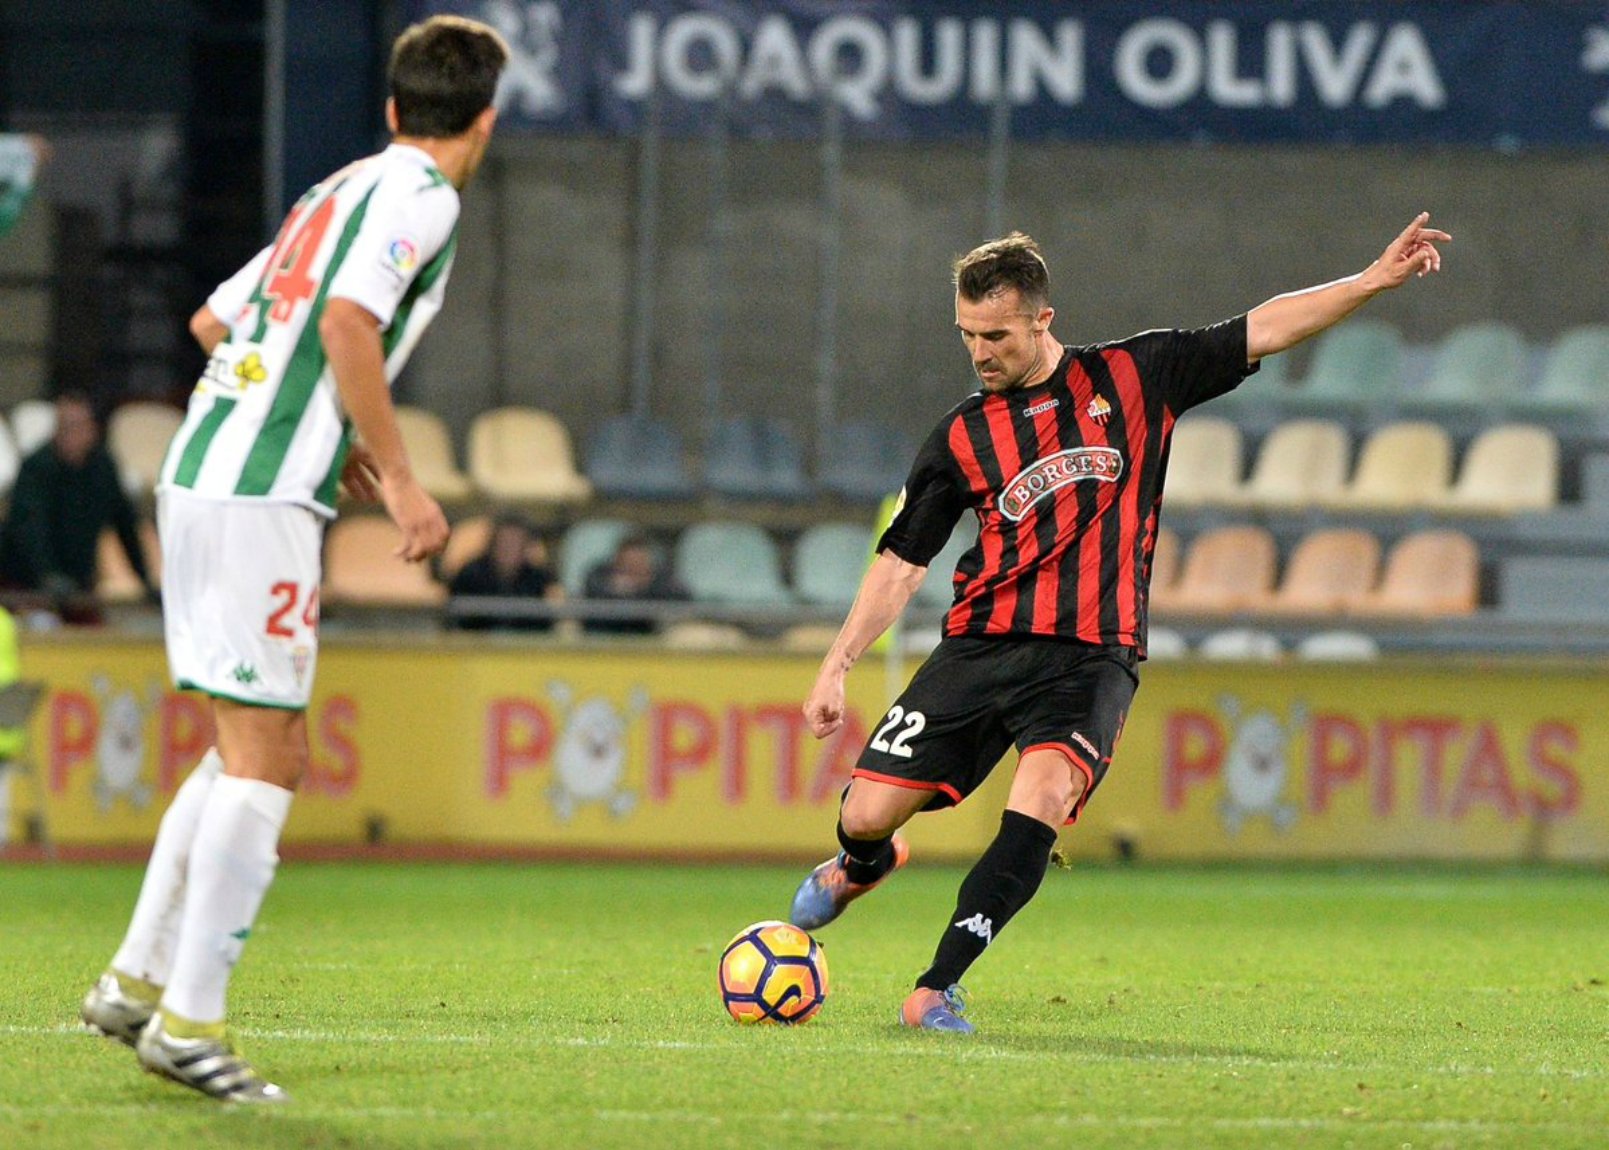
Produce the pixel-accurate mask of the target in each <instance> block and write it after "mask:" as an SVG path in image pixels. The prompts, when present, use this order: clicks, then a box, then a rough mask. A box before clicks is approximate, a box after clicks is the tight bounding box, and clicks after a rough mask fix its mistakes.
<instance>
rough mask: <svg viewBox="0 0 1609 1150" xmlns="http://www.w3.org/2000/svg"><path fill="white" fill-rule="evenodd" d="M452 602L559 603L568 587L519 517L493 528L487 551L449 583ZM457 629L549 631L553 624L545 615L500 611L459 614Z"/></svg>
mask: <svg viewBox="0 0 1609 1150" xmlns="http://www.w3.org/2000/svg"><path fill="white" fill-rule="evenodd" d="M448 589H449V590H450V591H451V592H452V595H453V598H454V599H472V598H477V597H490V596H496V597H498V598H506V599H542V600H546V601H547V602H549V603H556V602H558V601H560V600H562V599H563V598H564V587H563V585H561V584H560V583H559V581H558V580H557V579H556V578H554V575H553V569H552V567H551V566H549V565H548V561H547V548H546V546H545V545H544V544H543V542H542V540H541V539H540V537H538V536H537V534H536V532H535V531H534V530H533V529H532V527H531V525H530V523H529V522H527V521H526V520H525V519H524V518H522V517H521V516H518V515H500V516H498V518H497V522H496V523H494V524H493V525H492V537H491V539H490V540H488V541H487V544H486V550H485V551H484V552H483V553H482V554H481V555H480V556H479V557H477V558H475V559H471V560H470V561H469V562H468V563H466V564H464V566H463V568H462V569H461V570H460V571H459V572H458V574H456V575H454V576H453V578H452V582H451V583H450V584H448ZM454 620H455V623H456V625H457V626H459V627H463V628H465V629H466V630H470V631H494V630H495V631H551V630H552V629H553V620H552V619H551V618H543V617H541V616H533V615H526V614H521V613H502V614H499V613H498V612H496V611H487V612H485V613H482V612H480V611H471V612H467V613H464V614H458V613H456V612H455V615H454Z"/></svg>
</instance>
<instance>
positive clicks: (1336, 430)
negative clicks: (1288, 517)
mask: <svg viewBox="0 0 1609 1150" xmlns="http://www.w3.org/2000/svg"><path fill="white" fill-rule="evenodd" d="M1351 457H1352V440H1351V437H1350V436H1349V435H1348V434H1347V431H1346V428H1345V427H1343V426H1341V424H1339V423H1337V422H1335V421H1334V420H1329V419H1293V420H1290V421H1288V422H1286V423H1281V424H1280V425H1279V426H1278V427H1276V428H1274V430H1273V431H1271V432H1269V434H1268V438H1266V439H1264V440H1263V443H1262V447H1261V448H1260V449H1259V450H1258V452H1257V462H1256V463H1255V464H1254V465H1253V466H1252V471H1251V477H1250V478H1249V479H1247V481H1246V484H1245V486H1244V487H1243V488H1242V489H1241V498H1242V500H1243V501H1244V503H1245V504H1246V505H1247V506H1248V507H1255V508H1260V509H1267V510H1294V509H1299V508H1303V507H1312V506H1314V505H1318V504H1325V503H1331V502H1334V501H1335V500H1336V499H1337V498H1338V497H1339V495H1340V492H1341V490H1342V489H1343V488H1344V487H1345V486H1346V473H1347V467H1348V465H1349V464H1350V463H1351Z"/></svg>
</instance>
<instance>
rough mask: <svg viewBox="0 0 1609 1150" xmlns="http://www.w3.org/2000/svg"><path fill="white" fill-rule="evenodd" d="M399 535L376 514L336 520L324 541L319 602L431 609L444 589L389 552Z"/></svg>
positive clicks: (418, 566)
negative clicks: (322, 600) (322, 579)
mask: <svg viewBox="0 0 1609 1150" xmlns="http://www.w3.org/2000/svg"><path fill="white" fill-rule="evenodd" d="M400 541H401V536H400V535H399V534H398V532H397V528H396V526H395V524H393V523H392V522H391V521H390V520H389V519H387V518H385V517H384V516H381V515H355V516H353V517H351V518H350V519H338V520H336V521H335V523H333V524H332V525H331V526H330V529H329V532H328V533H327V534H326V535H325V537H324V592H323V594H324V600H325V602H327V603H355V604H361V605H365V606H384V607H434V606H437V605H439V604H441V603H443V602H445V601H446V598H447V588H446V587H444V586H442V585H441V584H440V583H437V582H436V581H435V580H434V579H432V578H431V577H430V568H429V566H428V565H427V564H424V563H408V562H405V561H403V560H402V559H399V558H398V557H397V556H396V555H395V554H394V552H395V551H396V549H397V545H398V543H399V542H400Z"/></svg>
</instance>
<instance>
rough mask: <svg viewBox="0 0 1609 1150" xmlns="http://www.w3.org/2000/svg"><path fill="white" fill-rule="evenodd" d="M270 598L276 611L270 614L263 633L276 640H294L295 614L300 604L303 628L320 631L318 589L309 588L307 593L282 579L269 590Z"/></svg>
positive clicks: (287, 580)
mask: <svg viewBox="0 0 1609 1150" xmlns="http://www.w3.org/2000/svg"><path fill="white" fill-rule="evenodd" d="M268 594H269V596H270V597H271V598H272V599H273V600H274V603H275V606H274V609H273V610H272V611H271V612H269V615H268V623H267V625H266V626H264V627H263V633H264V634H267V635H271V636H273V637H274V638H276V639H294V638H296V631H295V627H294V624H295V618H294V617H295V614H296V608H297V606H298V604H301V605H302V618H301V622H302V626H303V627H305V628H306V629H307V630H309V631H313V632H317V631H318V588H317V587H316V586H314V587H309V588H307V590H306V593H305V594H304V593H303V590H302V588H301V587H300V586H299V585H297V584H296V583H293V582H291V581H290V580H289V579H282V580H280V581H279V582H278V583H275V584H274V585H273V586H272V587H270V588H269V589H268Z"/></svg>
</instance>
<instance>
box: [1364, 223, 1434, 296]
mask: <svg viewBox="0 0 1609 1150" xmlns="http://www.w3.org/2000/svg"><path fill="white" fill-rule="evenodd" d="M1429 222H1430V213H1429V212H1420V213H1419V214H1418V215H1417V216H1415V217H1414V218H1413V223H1411V224H1409V225H1408V226H1407V227H1405V228H1403V229H1402V234H1401V235H1399V236H1398V237H1397V238H1396V239H1394V240H1392V241H1391V242H1390V243H1389V244H1388V245H1386V250H1385V251H1384V252H1382V253H1381V254H1380V258H1379V259H1377V260H1375V261H1374V263H1372V264H1370V265H1369V269H1368V270H1367V271H1366V272H1364V273H1363V276H1364V279H1365V280H1366V281H1367V283H1368V286H1370V287H1371V288H1373V289H1374V290H1376V291H1388V290H1390V289H1391V288H1394V287H1401V286H1402V285H1403V284H1405V283H1407V282H1408V278H1409V277H1410V276H1424V275H1429V274H1430V273H1431V272H1439V271H1440V270H1441V252H1440V251H1439V250H1438V249H1437V247H1436V245H1437V244H1443V243H1447V242H1448V241H1450V240H1451V239H1452V238H1453V237H1452V236H1451V235H1449V234H1448V233H1447V232H1444V231H1441V230H1440V229H1437V228H1432V227H1428V226H1427V225H1428V224H1429Z"/></svg>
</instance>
